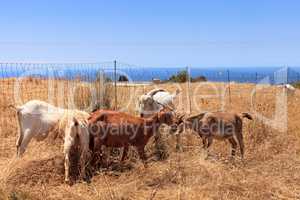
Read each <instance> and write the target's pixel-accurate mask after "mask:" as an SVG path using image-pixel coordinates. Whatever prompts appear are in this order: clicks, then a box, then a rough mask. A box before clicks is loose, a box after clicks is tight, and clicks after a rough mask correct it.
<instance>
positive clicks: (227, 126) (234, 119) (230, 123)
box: [185, 112, 252, 159]
mask: <svg viewBox="0 0 300 200" xmlns="http://www.w3.org/2000/svg"><path fill="white" fill-rule="evenodd" d="M242 118H248V119H250V120H252V117H251V115H250V114H248V113H241V114H236V113H228V112H207V113H200V114H198V115H195V116H192V117H189V118H187V119H186V122H185V126H186V127H187V128H190V129H192V130H193V131H195V132H197V133H198V134H199V136H200V137H201V138H202V142H203V147H204V148H206V149H207V150H208V149H209V147H210V145H211V144H212V141H213V138H215V139H219V140H225V139H227V140H228V141H229V142H230V143H231V147H232V150H231V155H232V156H235V152H236V148H237V145H238V144H239V146H240V151H241V156H242V159H243V157H244V141H243V134H242V129H243V121H242Z"/></svg>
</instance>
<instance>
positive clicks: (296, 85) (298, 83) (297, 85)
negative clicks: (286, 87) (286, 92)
mask: <svg viewBox="0 0 300 200" xmlns="http://www.w3.org/2000/svg"><path fill="white" fill-rule="evenodd" d="M293 86H294V87H295V88H298V89H300V81H299V82H296V83H293Z"/></svg>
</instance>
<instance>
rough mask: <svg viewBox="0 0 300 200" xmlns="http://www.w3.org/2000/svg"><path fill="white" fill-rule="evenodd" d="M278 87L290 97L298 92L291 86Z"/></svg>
mask: <svg viewBox="0 0 300 200" xmlns="http://www.w3.org/2000/svg"><path fill="white" fill-rule="evenodd" d="M278 87H279V88H282V89H284V91H286V92H287V94H290V95H293V94H294V93H295V91H296V88H295V87H294V86H292V85H291V84H283V85H279V86H278Z"/></svg>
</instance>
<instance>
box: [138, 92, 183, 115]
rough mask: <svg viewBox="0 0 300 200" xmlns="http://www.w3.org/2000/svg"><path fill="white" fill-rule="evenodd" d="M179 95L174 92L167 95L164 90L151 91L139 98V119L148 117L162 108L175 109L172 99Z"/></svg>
mask: <svg viewBox="0 0 300 200" xmlns="http://www.w3.org/2000/svg"><path fill="white" fill-rule="evenodd" d="M179 93H180V91H179V90H176V92H174V93H172V94H171V93H169V92H168V91H166V90H164V89H153V90H151V91H149V92H148V93H147V94H144V95H142V96H141V97H140V98H139V114H140V116H141V117H149V116H151V115H153V114H154V113H156V112H158V111H160V110H162V109H163V107H164V106H167V107H170V108H172V109H175V106H174V99H175V97H176V96H177V95H178V94H179Z"/></svg>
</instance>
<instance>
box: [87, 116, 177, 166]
mask: <svg viewBox="0 0 300 200" xmlns="http://www.w3.org/2000/svg"><path fill="white" fill-rule="evenodd" d="M88 121H89V122H88V123H89V131H90V135H91V140H90V148H91V149H92V151H94V152H97V151H100V152H101V146H102V145H104V146H106V147H124V151H123V155H122V159H121V160H122V161H124V159H125V157H126V156H127V152H128V148H129V146H135V147H136V148H137V151H138V153H139V156H140V158H141V159H142V160H143V161H145V160H146V156H145V152H144V147H145V146H146V144H147V142H148V141H149V139H150V138H151V137H152V136H153V135H154V134H155V133H156V132H157V131H158V128H159V126H160V125H161V124H167V125H173V122H174V115H173V114H172V113H171V112H167V111H165V110H163V111H160V112H158V113H157V114H154V115H153V116H152V117H150V118H146V119H145V118H141V117H135V116H132V115H129V114H127V113H123V112H118V111H111V110H99V111H96V112H94V113H92V114H91V117H90V118H89V120H88Z"/></svg>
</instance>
